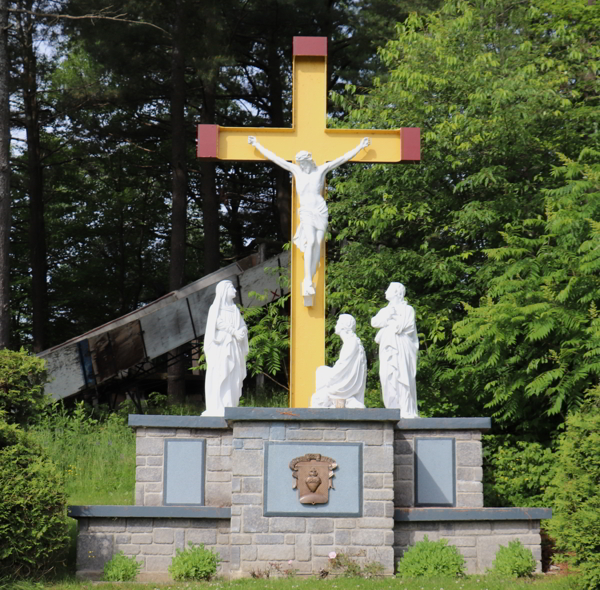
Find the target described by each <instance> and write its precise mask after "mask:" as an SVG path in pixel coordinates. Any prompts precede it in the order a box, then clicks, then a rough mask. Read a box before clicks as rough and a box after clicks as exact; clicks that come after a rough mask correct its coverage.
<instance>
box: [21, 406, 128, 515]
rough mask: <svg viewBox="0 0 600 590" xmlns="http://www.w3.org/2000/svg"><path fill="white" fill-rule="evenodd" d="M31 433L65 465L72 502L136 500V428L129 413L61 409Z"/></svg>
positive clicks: (123, 502)
mask: <svg viewBox="0 0 600 590" xmlns="http://www.w3.org/2000/svg"><path fill="white" fill-rule="evenodd" d="M30 433H31V434H32V435H33V436H34V437H35V438H36V440H37V441H38V442H39V443H40V444H41V445H42V446H43V447H44V448H45V449H46V451H47V452H48V454H49V455H50V457H51V458H52V460H53V461H54V462H55V463H56V464H57V465H58V466H59V468H60V469H61V470H62V473H63V476H64V479H65V491H66V494H67V497H68V500H67V503H68V504H75V505H77V504H124V505H131V504H133V503H134V499H135V496H134V490H135V433H134V432H133V430H132V429H131V428H130V427H129V426H127V424H126V423H125V419H124V418H123V417H120V416H117V415H115V414H113V415H110V416H108V417H107V418H106V419H105V420H103V421H102V422H98V421H97V420H95V419H94V418H93V417H90V416H89V415H86V413H85V412H84V410H83V407H81V408H78V409H77V410H76V411H75V413H74V414H72V415H70V416H69V415H67V414H66V413H64V412H60V411H55V412H54V413H52V414H51V415H49V416H47V417H45V418H44V419H43V420H42V421H41V422H40V424H39V425H37V426H35V427H34V428H32V429H30Z"/></svg>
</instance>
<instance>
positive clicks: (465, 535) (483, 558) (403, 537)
mask: <svg viewBox="0 0 600 590" xmlns="http://www.w3.org/2000/svg"><path fill="white" fill-rule="evenodd" d="M425 535H427V538H428V539H429V540H430V541H437V540H438V539H447V540H448V544H449V545H456V547H457V548H458V550H459V551H460V552H461V554H462V556H463V557H464V558H465V562H466V564H467V573H469V574H476V573H484V572H485V571H486V569H487V568H491V567H492V563H493V561H494V559H495V558H496V551H498V548H499V547H500V545H505V546H506V545H508V543H509V542H510V541H513V540H515V539H519V540H520V541H521V543H523V545H524V546H525V547H526V548H527V549H530V550H531V552H532V554H533V557H534V559H535V560H536V564H537V567H536V571H538V572H541V571H542V561H541V560H542V548H541V537H540V521H539V520H530V521H528V520H512V521H511V520H506V521H474V522H396V525H395V526H394V551H395V555H396V559H400V558H401V557H402V555H403V554H404V552H405V551H406V550H407V549H408V548H409V547H411V546H413V545H414V544H415V543H417V542H418V541H422V540H423V538H424V537H425Z"/></svg>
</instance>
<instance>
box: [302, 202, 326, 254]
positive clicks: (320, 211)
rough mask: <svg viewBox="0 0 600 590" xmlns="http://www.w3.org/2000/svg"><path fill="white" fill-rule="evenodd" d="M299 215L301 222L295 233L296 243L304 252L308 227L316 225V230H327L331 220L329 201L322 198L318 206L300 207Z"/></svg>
mask: <svg viewBox="0 0 600 590" xmlns="http://www.w3.org/2000/svg"><path fill="white" fill-rule="evenodd" d="M298 215H299V217H300V223H299V225H298V229H297V230H296V233H295V234H294V244H296V247H298V248H299V249H300V250H301V251H302V252H304V251H305V250H306V243H307V238H306V234H305V228H306V227H314V228H315V230H317V231H319V230H320V231H322V232H326V231H327V224H328V222H329V212H328V210H327V203H325V199H322V200H321V202H320V203H319V205H318V206H317V207H299V208H298Z"/></svg>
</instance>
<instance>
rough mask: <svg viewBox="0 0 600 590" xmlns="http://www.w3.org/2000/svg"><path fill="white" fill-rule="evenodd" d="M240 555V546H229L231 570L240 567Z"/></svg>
mask: <svg viewBox="0 0 600 590" xmlns="http://www.w3.org/2000/svg"><path fill="white" fill-rule="evenodd" d="M240 555H241V551H240V547H232V548H231V557H230V559H231V561H230V567H231V569H232V570H239V569H240Z"/></svg>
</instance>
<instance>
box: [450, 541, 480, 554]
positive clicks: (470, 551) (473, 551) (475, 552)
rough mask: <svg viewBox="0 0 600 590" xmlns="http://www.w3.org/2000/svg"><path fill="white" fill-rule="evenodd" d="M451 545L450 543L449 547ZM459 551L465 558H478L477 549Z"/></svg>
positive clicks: (461, 548)
mask: <svg viewBox="0 0 600 590" xmlns="http://www.w3.org/2000/svg"><path fill="white" fill-rule="evenodd" d="M451 544H452V543H449V545H451ZM458 550H459V551H460V554H461V555H462V556H463V557H465V558H471V557H477V547H459V548H458Z"/></svg>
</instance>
